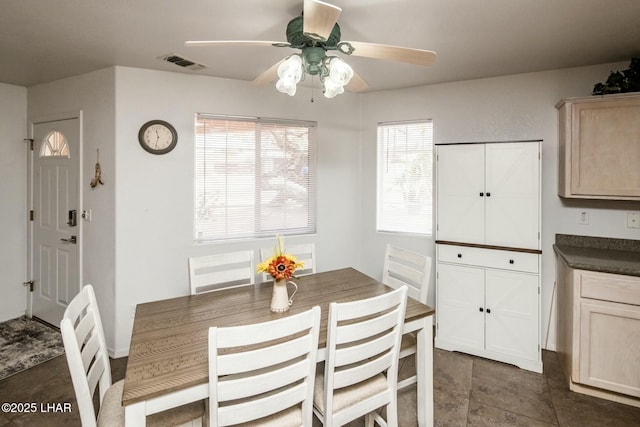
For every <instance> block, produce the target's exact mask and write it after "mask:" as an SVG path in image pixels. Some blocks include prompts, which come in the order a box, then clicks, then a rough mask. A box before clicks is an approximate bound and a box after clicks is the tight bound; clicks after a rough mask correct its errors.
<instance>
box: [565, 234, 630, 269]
mask: <svg viewBox="0 0 640 427" xmlns="http://www.w3.org/2000/svg"><path fill="white" fill-rule="evenodd" d="M553 249H554V250H555V252H556V253H557V254H558V255H559V256H561V257H562V258H563V259H564V260H565V261H566V262H567V264H568V265H569V267H571V268H575V269H579V270H590V271H600V272H603V273H613V274H625V275H628V276H640V240H629V239H612V238H606V237H589V236H572V235H567V234H556V243H555V244H554V245H553Z"/></svg>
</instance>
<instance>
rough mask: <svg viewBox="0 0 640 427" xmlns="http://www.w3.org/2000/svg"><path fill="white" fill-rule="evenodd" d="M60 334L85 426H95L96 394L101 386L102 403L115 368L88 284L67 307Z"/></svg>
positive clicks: (94, 299)
mask: <svg viewBox="0 0 640 427" xmlns="http://www.w3.org/2000/svg"><path fill="white" fill-rule="evenodd" d="M60 332H61V333H62V342H63V343H64V349H65V354H66V358H67V364H68V365H69V372H70V373H71V381H72V383H73V389H74V391H75V394H76V400H77V402H78V410H79V412H80V420H81V422H82V425H83V427H87V426H95V425H96V415H95V410H94V407H93V394H94V393H95V390H96V387H99V396H100V399H99V402H100V403H102V400H103V398H104V395H105V393H106V391H107V389H108V388H109V387H110V386H111V366H110V364H109V354H108V352H107V344H106V341H105V338H104V330H103V328H102V321H101V319H100V312H99V310H98V303H97V301H96V296H95V293H94V291H93V287H92V286H91V285H86V286H85V287H84V288H83V289H82V291H80V293H79V294H78V295H76V296H75V297H74V298H73V300H72V301H71V302H70V303H69V305H68V306H67V308H66V310H65V312H64V315H63V317H62V321H61V322H60Z"/></svg>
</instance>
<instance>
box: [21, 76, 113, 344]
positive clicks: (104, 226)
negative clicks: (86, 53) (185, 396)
mask: <svg viewBox="0 0 640 427" xmlns="http://www.w3.org/2000/svg"><path fill="white" fill-rule="evenodd" d="M114 75H115V73H114V69H113V68H107V69H103V70H99V71H96V72H92V73H87V74H83V75H81V76H77V77H70V78H68V79H62V80H57V81H54V82H51V83H45V84H40V85H36V86H32V87H30V88H29V89H28V112H29V113H28V119H29V124H32V123H33V122H34V121H38V120H42V119H47V118H50V117H53V118H60V117H61V116H65V115H69V114H70V115H74V114H78V112H80V111H82V133H81V135H82V136H81V138H82V144H83V159H81V164H82V166H81V168H82V170H81V174H80V183H81V192H82V195H81V199H82V201H83V202H82V203H83V205H82V206H79V207H78V212H81V211H82V210H83V209H87V210H88V209H91V211H92V220H91V222H90V223H89V222H85V221H83V220H80V218H78V221H79V234H80V236H79V238H80V239H81V241H82V248H83V256H82V261H83V265H82V272H81V274H82V278H81V283H82V284H87V283H91V284H92V285H93V286H94V289H95V292H96V298H97V300H98V304H99V307H100V315H101V317H102V319H103V326H104V330H105V335H106V338H107V343H108V344H109V343H111V342H113V340H114V337H115V329H114V326H115V319H114V310H115V285H114V280H115V279H114V277H115V269H116V265H115V249H114V247H115V241H114V239H115V191H116V187H115V183H116V182H115V181H116V178H115V166H114V156H115V152H114V149H115V144H114V133H115V127H116V125H115V121H114V89H113V88H114ZM97 149H100V164H101V167H102V178H103V181H104V183H105V185H103V186H98V187H96V188H95V189H92V188H91V187H90V186H89V182H90V181H91V179H92V178H93V176H94V168H95V164H96V160H97Z"/></svg>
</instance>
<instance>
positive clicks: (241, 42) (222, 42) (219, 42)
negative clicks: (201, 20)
mask: <svg viewBox="0 0 640 427" xmlns="http://www.w3.org/2000/svg"><path fill="white" fill-rule="evenodd" d="M184 45H185V46H224V45H227V46H231V45H235V46H242V45H244V46H277V47H289V46H291V45H290V44H289V43H287V42H274V41H266V40H190V41H187V42H184Z"/></svg>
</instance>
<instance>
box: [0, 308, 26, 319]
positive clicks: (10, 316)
mask: <svg viewBox="0 0 640 427" xmlns="http://www.w3.org/2000/svg"><path fill="white" fill-rule="evenodd" d="M24 315H26V311H24V310H16V311H12V312H9V313H6V312H4V313H2V317H0V322H6V321H7V320H11V319H16V318H18V317H21V316H24Z"/></svg>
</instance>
